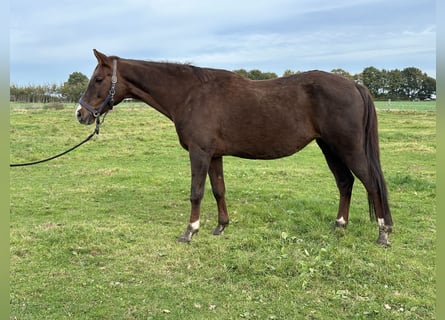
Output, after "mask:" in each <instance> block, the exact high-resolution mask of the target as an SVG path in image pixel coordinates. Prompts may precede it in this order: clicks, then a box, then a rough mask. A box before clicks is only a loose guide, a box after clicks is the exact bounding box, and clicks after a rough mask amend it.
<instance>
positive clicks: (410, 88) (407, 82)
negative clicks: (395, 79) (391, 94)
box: [402, 67, 424, 99]
mask: <svg viewBox="0 0 445 320" xmlns="http://www.w3.org/2000/svg"><path fill="white" fill-rule="evenodd" d="M402 76H403V82H402V91H403V93H404V95H405V97H407V98H409V99H418V98H419V97H418V93H419V91H420V88H421V87H422V81H423V78H424V76H423V74H422V71H421V70H420V69H418V68H414V67H409V68H405V69H403V70H402Z"/></svg>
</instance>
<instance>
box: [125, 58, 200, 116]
mask: <svg viewBox="0 0 445 320" xmlns="http://www.w3.org/2000/svg"><path fill="white" fill-rule="evenodd" d="M123 67H124V68H123V69H122V71H121V74H122V76H123V77H124V78H125V80H126V82H127V83H128V84H129V85H128V89H129V94H130V96H131V98H135V99H139V100H142V101H144V102H145V103H147V104H148V105H150V106H151V107H153V108H154V109H156V110H158V111H159V112H161V113H162V114H164V115H166V116H167V117H168V118H170V119H172V120H173V118H174V115H175V113H176V112H177V111H178V108H181V106H182V105H183V103H184V101H185V100H186V98H187V94H188V93H189V92H190V90H191V88H192V87H193V86H194V83H195V82H196V81H197V78H196V76H194V75H193V72H192V71H191V70H192V68H193V67H191V66H187V65H179V64H168V63H158V62H146V61H138V60H128V61H127V62H126V65H124V66H123Z"/></svg>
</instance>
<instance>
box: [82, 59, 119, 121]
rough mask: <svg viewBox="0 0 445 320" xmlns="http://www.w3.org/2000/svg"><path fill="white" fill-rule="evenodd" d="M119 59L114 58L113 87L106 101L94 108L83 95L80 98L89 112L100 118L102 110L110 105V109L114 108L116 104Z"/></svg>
mask: <svg viewBox="0 0 445 320" xmlns="http://www.w3.org/2000/svg"><path fill="white" fill-rule="evenodd" d="M116 72H117V60H113V76H112V77H111V89H110V91H109V92H108V96H107V97H106V98H105V100H104V102H102V104H101V105H100V107H99V108H98V109H95V108H93V107H92V106H90V105H89V104H88V103H87V102H86V101H85V100H83V97H81V98H80V100H79V104H80V105H81V106H82V107H84V108H85V109H87V110H88V111H89V112H91V113H92V114H93V117H94V118H99V116H100V114H101V113H102V110H103V109H104V108H105V107H106V106H107V105H108V106H109V107H110V110H111V109H113V106H114V94H115V88H116V83H117V75H116Z"/></svg>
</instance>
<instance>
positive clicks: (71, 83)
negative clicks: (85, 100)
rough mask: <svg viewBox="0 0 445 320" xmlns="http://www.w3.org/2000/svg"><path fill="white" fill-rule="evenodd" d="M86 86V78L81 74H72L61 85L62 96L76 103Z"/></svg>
mask: <svg viewBox="0 0 445 320" xmlns="http://www.w3.org/2000/svg"><path fill="white" fill-rule="evenodd" d="M87 85H88V77H87V76H86V75H84V74H83V73H81V72H73V73H71V74H70V75H69V77H68V81H67V82H65V83H64V84H63V87H62V90H61V91H62V94H63V95H64V96H65V97H66V99H67V100H68V101H71V102H75V101H78V100H79V98H80V96H81V95H82V92H84V91H85V89H86V87H87Z"/></svg>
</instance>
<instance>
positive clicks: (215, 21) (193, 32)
mask: <svg viewBox="0 0 445 320" xmlns="http://www.w3.org/2000/svg"><path fill="white" fill-rule="evenodd" d="M434 17H435V15H434V1H432V0H427V1H423V2H421V3H419V2H418V1H414V0H413V1H410V0H404V1H402V0H393V1H383V0H356V1H346V0H340V1H323V0H300V1H292V0H276V1H269V0H255V1H254V0H247V1H234V0H226V1H203V0H189V1H179V0H162V1H161V0H144V1H143V0H123V1H121V2H119V4H116V5H111V4H110V2H109V1H105V0H96V1H86V0H77V1H66V2H60V3H58V2H53V1H51V2H49V1H48V0H41V1H39V2H28V1H24V0H15V1H13V2H12V3H11V30H10V43H11V47H10V60H11V81H12V82H14V81H17V82H25V83H27V82H37V83H39V82H53V81H54V82H59V81H64V80H66V79H67V77H68V74H69V73H71V72H73V71H80V72H83V73H86V74H89V73H90V72H91V71H92V69H93V68H94V65H95V59H94V57H93V56H92V52H91V50H92V49H93V48H96V49H99V50H101V51H103V52H104V53H107V54H116V55H119V56H122V57H128V58H135V59H152V60H169V61H184V62H192V63H194V64H197V65H203V66H211V67H217V68H224V69H238V68H245V69H253V68H256V69H261V70H264V71H273V72H276V73H278V74H280V73H281V72H283V71H284V70H285V69H293V70H306V69H312V68H319V69H325V70H328V71H329V70H331V69H333V68H337V67H341V68H344V69H345V70H348V71H350V72H360V71H361V70H362V69H363V68H364V67H366V66H369V65H374V66H376V67H378V68H382V67H384V68H391V66H393V68H401V67H403V66H412V65H414V66H417V67H420V68H421V69H423V70H424V69H425V71H426V70H429V73H430V72H434V75H433V76H435V32H436V30H435V25H434V23H432V21H434ZM25 67H26V68H25ZM42 68H45V70H46V72H45V73H44V74H43V73H42V72H41V71H42ZM25 69H26V70H25ZM44 76H46V77H47V78H45V80H47V81H42V79H44V78H43V77H44ZM29 79H31V80H32V81H30V80H29ZM34 79H35V80H34Z"/></svg>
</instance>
